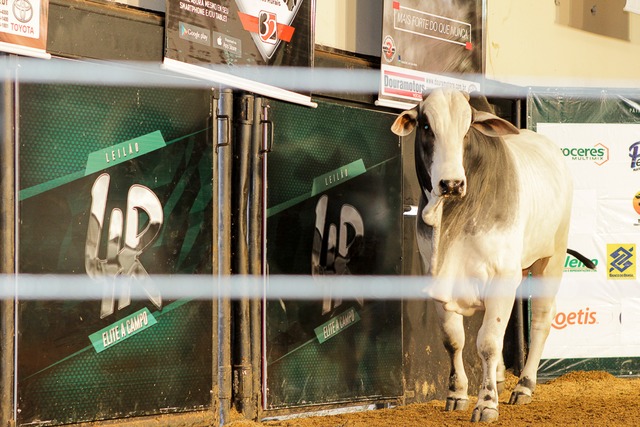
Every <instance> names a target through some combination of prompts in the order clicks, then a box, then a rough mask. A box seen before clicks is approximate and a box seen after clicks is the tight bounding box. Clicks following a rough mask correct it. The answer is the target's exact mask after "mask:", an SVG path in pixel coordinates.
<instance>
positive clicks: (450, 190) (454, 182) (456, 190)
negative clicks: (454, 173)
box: [439, 179, 465, 197]
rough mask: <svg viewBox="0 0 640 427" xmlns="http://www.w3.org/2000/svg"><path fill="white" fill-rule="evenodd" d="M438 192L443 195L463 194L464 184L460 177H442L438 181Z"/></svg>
mask: <svg viewBox="0 0 640 427" xmlns="http://www.w3.org/2000/svg"><path fill="white" fill-rule="evenodd" d="M439 186H440V194H441V195H442V196H443V197H451V196H454V197H455V196H464V194H465V184H464V180H461V179H442V180H440V183H439Z"/></svg>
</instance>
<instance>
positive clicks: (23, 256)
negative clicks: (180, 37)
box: [16, 84, 213, 425]
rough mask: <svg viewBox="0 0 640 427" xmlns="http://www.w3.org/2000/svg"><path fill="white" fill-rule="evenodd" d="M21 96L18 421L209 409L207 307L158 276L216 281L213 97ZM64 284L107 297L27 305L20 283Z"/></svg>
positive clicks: (25, 89) (76, 89) (171, 93)
mask: <svg viewBox="0 0 640 427" xmlns="http://www.w3.org/2000/svg"><path fill="white" fill-rule="evenodd" d="M18 91H19V94H20V96H19V105H18V108H19V114H20V127H19V141H20V149H19V168H18V170H19V177H18V182H19V229H18V242H19V245H18V246H19V247H18V254H17V257H18V263H17V264H18V272H19V274H20V277H19V281H18V300H19V302H18V306H17V329H16V330H17V378H16V380H17V409H18V424H19V425H25V424H29V425H30V424H37V423H40V422H42V420H46V422H47V425H56V424H66V423H77V422H82V421H94V420H103V419H112V418H119V417H131V416H141V415H151V414H160V413H164V412H166V411H167V408H171V412H182V411H190V410H191V411H192V410H202V409H204V408H209V407H210V406H211V399H212V397H211V389H212V378H213V374H212V366H211V365H212V363H211V360H212V321H211V316H212V306H211V302H210V301H192V300H186V299H185V300H170V299H167V298H165V297H164V296H163V295H162V293H161V292H160V291H159V290H158V288H157V287H156V286H155V285H154V277H158V276H164V277H166V276H167V275H170V276H171V275H188V274H191V275H194V274H203V275H204V274H211V271H212V264H211V263H212V261H211V260H212V243H211V235H212V225H211V211H212V143H211V136H210V133H211V131H210V129H209V126H210V124H209V123H210V118H209V111H210V105H211V100H210V93H209V92H208V91H198V90H185V89H180V90H177V89H158V88H129V87H117V88H114V87H104V86H81V85H42V84H21V85H20V86H19V88H18ZM58 275H67V276H65V277H68V275H71V276H72V277H73V278H74V279H75V278H82V279H84V280H85V281H86V286H87V287H95V289H96V291H97V292H96V293H97V294H98V295H102V298H95V299H91V300H84V299H80V298H77V297H76V296H74V295H69V294H66V293H65V292H64V290H65V288H64V287H63V286H61V287H59V289H60V296H59V298H56V299H53V300H39V299H24V300H23V299H21V298H20V280H29V278H32V277H37V278H39V279H40V280H41V281H42V280H46V278H47V277H51V282H52V284H53V282H54V279H55V277H56V276H58ZM116 279H118V280H117V281H116ZM176 286H180V283H179V280H178V279H176ZM140 289H142V290H144V292H145V295H147V298H146V299H143V300H138V299H134V298H132V297H131V293H132V290H140Z"/></svg>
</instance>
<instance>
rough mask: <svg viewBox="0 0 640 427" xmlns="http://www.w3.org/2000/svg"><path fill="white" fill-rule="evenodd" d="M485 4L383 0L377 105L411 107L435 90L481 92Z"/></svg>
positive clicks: (479, 1) (480, 0)
mask: <svg viewBox="0 0 640 427" xmlns="http://www.w3.org/2000/svg"><path fill="white" fill-rule="evenodd" d="M482 4H483V1H482V0H476V1H471V2H466V3H465V4H464V5H459V4H453V3H451V2H449V1H440V0H439V1H435V2H421V1H419V0H384V12H383V24H382V47H381V65H380V69H381V77H380V92H379V97H378V103H379V104H381V105H387V106H391V107H397V108H410V107H411V106H413V105H414V104H416V103H417V102H418V101H419V100H420V99H422V93H423V92H424V91H425V90H428V89H430V88H434V87H451V88H454V89H458V90H463V91H467V92H472V91H475V90H479V89H480V85H479V83H478V81H476V80H478V79H476V78H474V77H473V76H472V75H477V74H482V73H483V69H482V57H483V49H484V48H483V28H482V9H483V8H482ZM465 74H467V75H469V77H464V75H465Z"/></svg>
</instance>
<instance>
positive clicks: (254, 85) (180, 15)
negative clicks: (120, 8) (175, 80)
mask: <svg viewBox="0 0 640 427" xmlns="http://www.w3.org/2000/svg"><path fill="white" fill-rule="evenodd" d="M314 9H315V7H314V0H168V1H167V10H166V21H165V22H166V24H165V26H166V41H167V44H166V50H165V59H164V64H165V66H166V67H167V68H170V69H173V70H176V71H180V72H184V73H187V74H191V75H194V76H197V77H202V78H205V79H210V80H212V81H216V82H219V83H221V84H225V85H229V86H232V87H238V88H240V89H244V90H249V91H252V92H255V93H259V94H261V95H266V96H270V97H274V98H278V99H284V100H288V101H292V102H297V103H302V104H305V103H306V104H308V103H310V101H309V96H308V94H305V95H301V94H298V93H293V92H290V91H288V90H284V89H280V88H277V87H273V86H270V85H268V84H264V83H260V82H257V81H254V80H251V79H246V78H244V77H238V76H237V75H234V73H233V72H232V71H234V70H237V69H238V68H237V67H244V66H290V67H311V66H312V64H313V46H314V38H313V31H312V30H313V12H314ZM194 66H196V67H199V68H194ZM233 67H235V68H233Z"/></svg>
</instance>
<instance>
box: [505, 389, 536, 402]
mask: <svg viewBox="0 0 640 427" xmlns="http://www.w3.org/2000/svg"><path fill="white" fill-rule="evenodd" d="M529 403H531V396H529V395H528V394H524V393H520V392H517V391H514V392H513V393H511V397H510V398H509V405H528V404H529Z"/></svg>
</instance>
